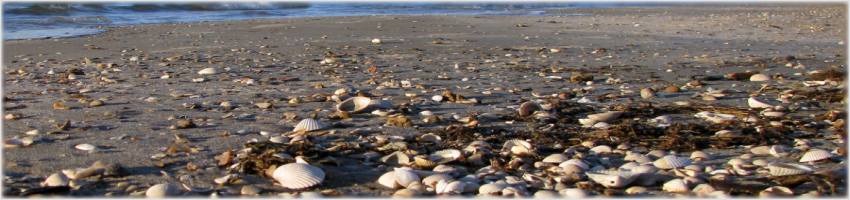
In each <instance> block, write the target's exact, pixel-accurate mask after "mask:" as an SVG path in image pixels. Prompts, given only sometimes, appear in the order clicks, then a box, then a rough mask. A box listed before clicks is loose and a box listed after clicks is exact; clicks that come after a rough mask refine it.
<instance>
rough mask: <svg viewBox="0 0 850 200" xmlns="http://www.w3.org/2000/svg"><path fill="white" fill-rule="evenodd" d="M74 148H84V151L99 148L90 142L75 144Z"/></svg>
mask: <svg viewBox="0 0 850 200" xmlns="http://www.w3.org/2000/svg"><path fill="white" fill-rule="evenodd" d="M74 148H77V149H79V150H83V151H89V152H93V151H96V150H97V146H94V145H92V144H88V143H83V144H78V145H76V146H74Z"/></svg>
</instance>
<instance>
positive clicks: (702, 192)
mask: <svg viewBox="0 0 850 200" xmlns="http://www.w3.org/2000/svg"><path fill="white" fill-rule="evenodd" d="M691 191H693V192H694V193H695V194H697V196H700V197H704V196H707V195H709V194H711V193H712V192H714V191H717V190H716V189H714V187H713V186H711V185H709V184H705V183H703V184H699V185H697V186H696V187H694V189H693V190H691Z"/></svg>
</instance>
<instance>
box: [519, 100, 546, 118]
mask: <svg viewBox="0 0 850 200" xmlns="http://www.w3.org/2000/svg"><path fill="white" fill-rule="evenodd" d="M540 109H541V108H540V104H537V103H535V102H532V101H529V102H525V103H522V104H520V105H519V108H517V114H519V116H520V117H525V116H529V115H531V114H533V113H534V111H538V110H540Z"/></svg>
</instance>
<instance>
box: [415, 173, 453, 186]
mask: <svg viewBox="0 0 850 200" xmlns="http://www.w3.org/2000/svg"><path fill="white" fill-rule="evenodd" d="M442 180H445V181H450V180H452V177H451V176H449V175H448V174H442V173H441V174H433V175H430V176H428V177H425V178H423V179H422V184H425V185H427V186H429V187H437V183H438V182H440V181H442Z"/></svg>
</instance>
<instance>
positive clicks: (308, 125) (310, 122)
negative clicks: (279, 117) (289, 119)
mask: <svg viewBox="0 0 850 200" xmlns="http://www.w3.org/2000/svg"><path fill="white" fill-rule="evenodd" d="M324 128H325V125H324V124H322V123H321V122H319V121H318V120H315V119H312V118H307V119H303V120H301V122H298V124H297V125H295V128H293V129H292V132H299V131H304V132H310V131H315V130H321V129H324Z"/></svg>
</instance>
